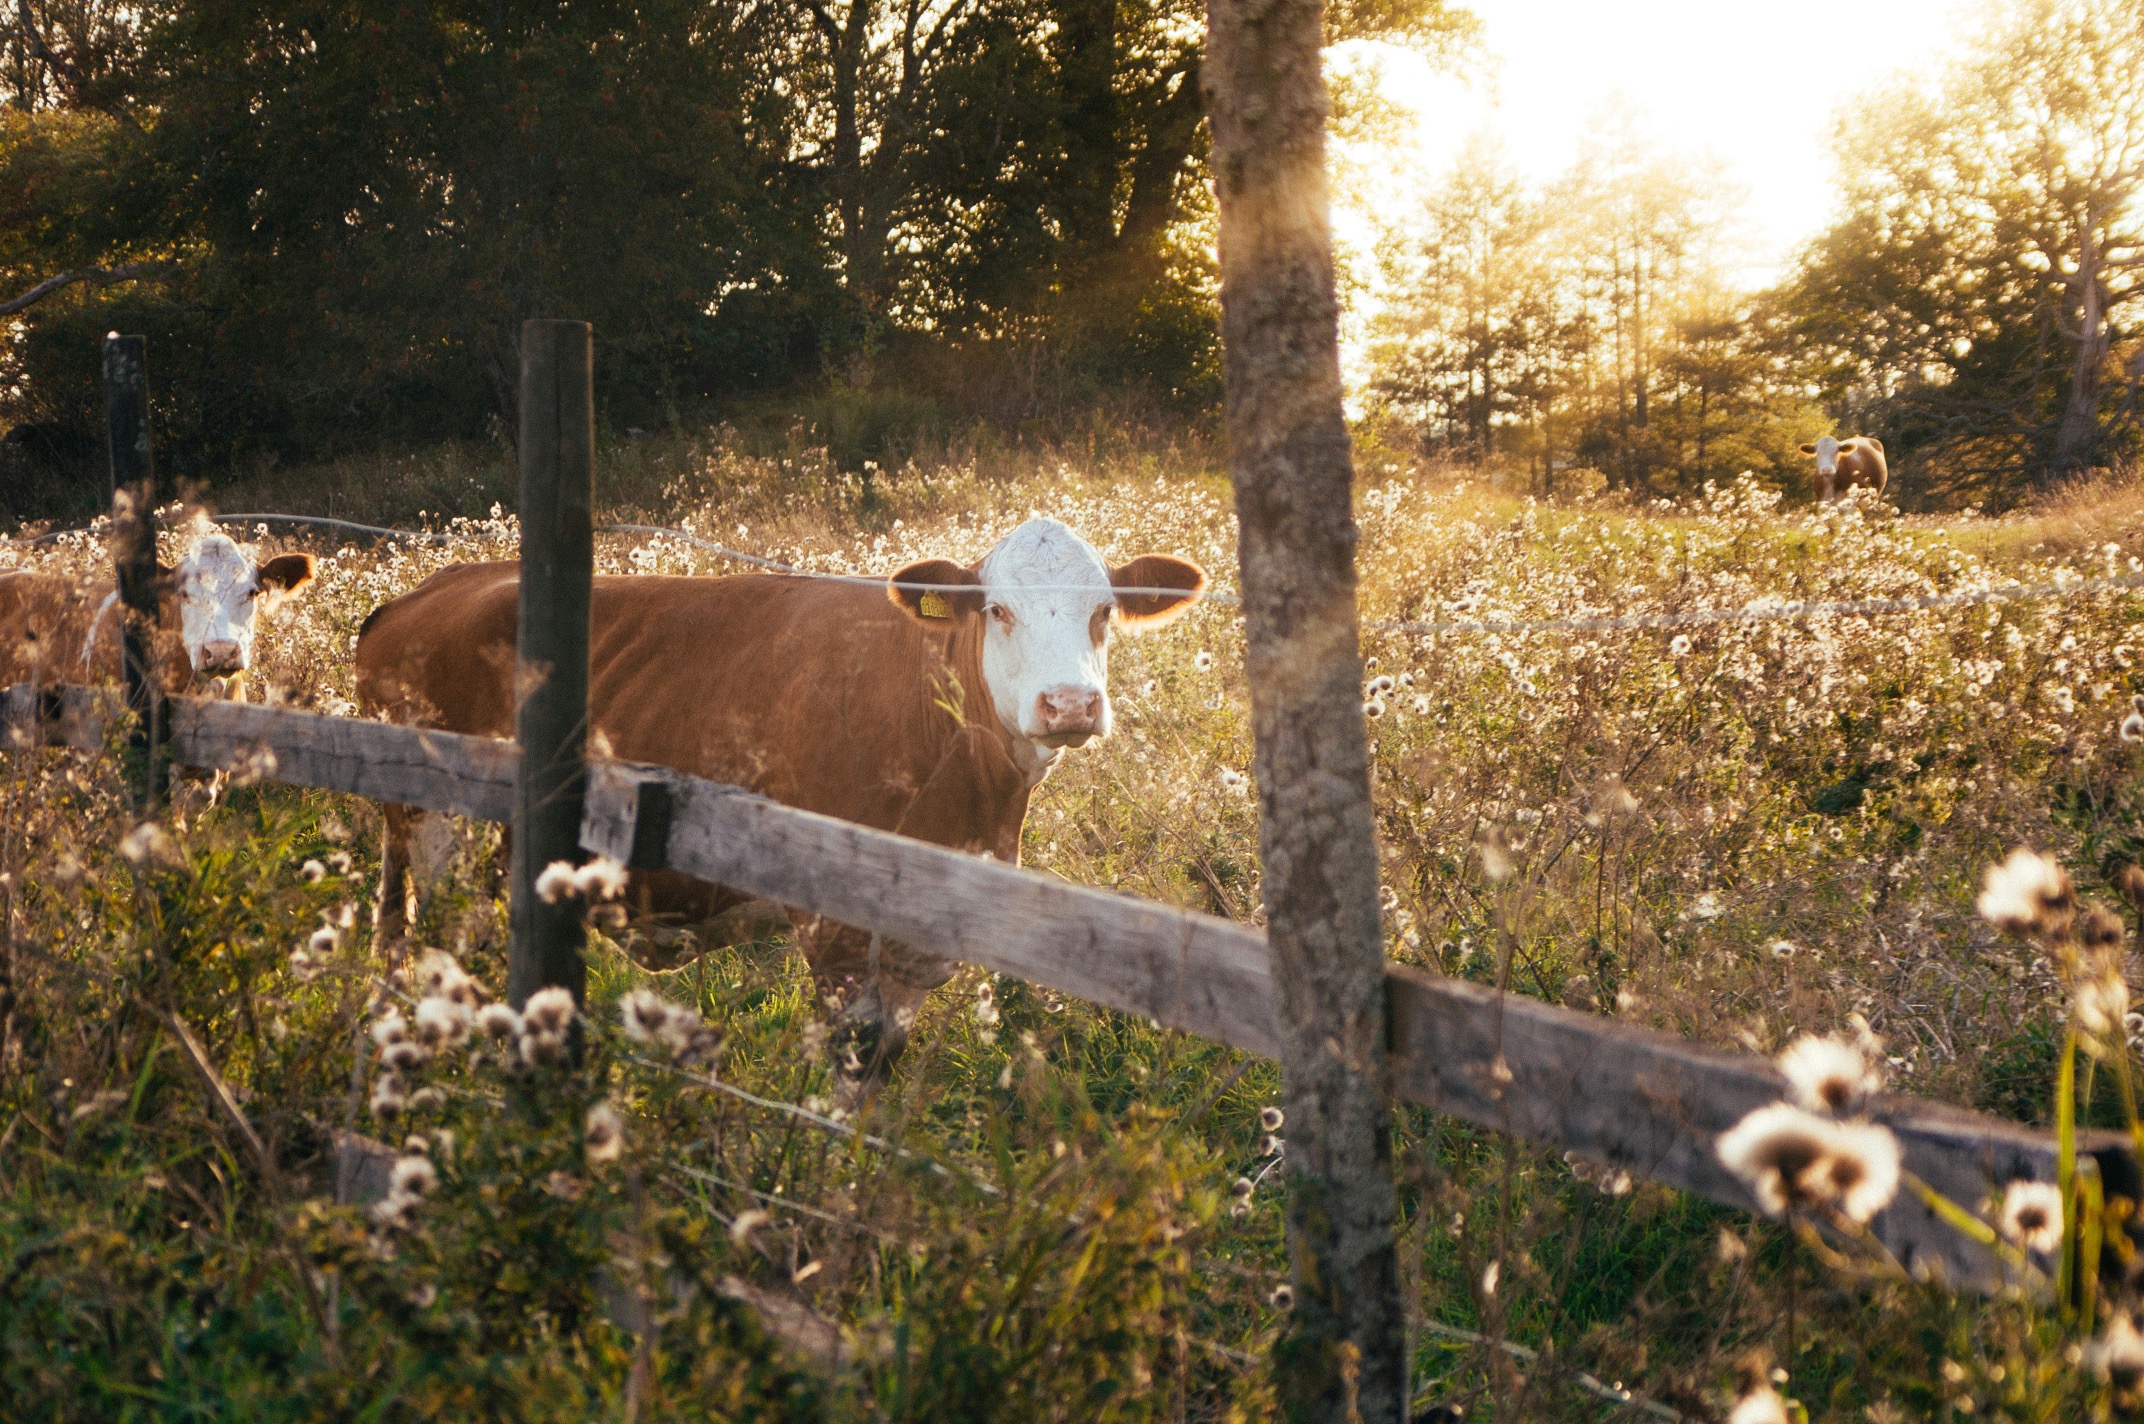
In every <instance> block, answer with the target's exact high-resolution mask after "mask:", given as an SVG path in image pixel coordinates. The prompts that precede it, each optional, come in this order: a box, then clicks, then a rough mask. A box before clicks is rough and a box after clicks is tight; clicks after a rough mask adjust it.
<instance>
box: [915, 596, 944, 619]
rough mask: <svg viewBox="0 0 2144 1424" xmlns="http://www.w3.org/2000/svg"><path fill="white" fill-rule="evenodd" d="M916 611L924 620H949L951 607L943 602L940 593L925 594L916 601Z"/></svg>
mask: <svg viewBox="0 0 2144 1424" xmlns="http://www.w3.org/2000/svg"><path fill="white" fill-rule="evenodd" d="M916 611H917V612H918V613H921V614H922V615H923V616H924V617H925V618H951V617H952V616H953V605H952V604H950V603H947V602H946V601H945V595H944V594H942V593H926V594H924V595H923V596H922V597H921V598H919V599H917V600H916Z"/></svg>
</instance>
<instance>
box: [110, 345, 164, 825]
mask: <svg viewBox="0 0 2144 1424" xmlns="http://www.w3.org/2000/svg"><path fill="white" fill-rule="evenodd" d="M148 346H149V343H148V339H147V338H146V337H141V336H121V335H120V334H119V333H117V332H113V333H112V334H110V335H109V336H106V337H105V338H104V422H105V434H106V436H107V438H108V439H109V441H110V444H111V460H112V534H111V544H110V548H111V555H112V563H113V565H114V567H115V568H116V569H117V571H118V575H119V601H120V604H121V612H120V616H119V627H120V665H121V674H120V675H121V677H122V678H123V680H124V683H125V687H126V700H127V710H128V711H130V712H132V713H133V714H134V718H135V723H134V734H133V745H134V748H135V751H136V754H137V757H138V759H139V760H138V775H139V777H140V781H139V782H138V783H137V785H136V800H137V803H138V804H139V805H140V806H141V807H142V808H143V809H147V808H150V807H153V806H155V805H156V804H157V802H158V800H159V799H160V798H161V795H162V791H163V783H162V778H161V777H160V776H159V775H158V774H157V773H158V767H157V762H158V760H159V755H160V752H161V750H162V741H163V737H162V735H161V734H162V732H163V730H164V729H163V727H162V725H161V723H162V721H163V705H162V704H163V699H162V697H161V695H160V694H161V692H162V689H161V688H159V687H158V686H157V685H156V675H155V673H156V670H155V668H154V667H152V666H151V661H150V659H151V650H152V649H153V647H154V638H155V630H156V621H157V588H156V467H155V464H154V463H153V462H152V460H151V458H150V455H149V357H148Z"/></svg>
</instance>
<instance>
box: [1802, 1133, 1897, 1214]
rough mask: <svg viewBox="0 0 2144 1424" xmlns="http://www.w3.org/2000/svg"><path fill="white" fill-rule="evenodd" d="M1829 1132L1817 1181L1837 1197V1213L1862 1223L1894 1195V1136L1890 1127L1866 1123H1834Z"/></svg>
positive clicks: (1895, 1160) (1895, 1178)
mask: <svg viewBox="0 0 2144 1424" xmlns="http://www.w3.org/2000/svg"><path fill="white" fill-rule="evenodd" d="M1831 1133H1832V1144H1831V1155H1830V1157H1829V1158H1828V1159H1827V1161H1826V1164H1825V1167H1824V1168H1823V1170H1822V1171H1821V1172H1820V1173H1819V1182H1820V1184H1821V1186H1822V1187H1824V1188H1828V1189H1829V1191H1830V1193H1831V1194H1832V1195H1833V1196H1835V1198H1836V1199H1837V1202H1838V1207H1839V1213H1840V1215H1842V1216H1844V1217H1845V1218H1846V1219H1847V1220H1849V1221H1853V1222H1860V1223H1864V1224H1865V1223H1867V1222H1868V1221H1869V1219H1870V1218H1872V1217H1874V1216H1875V1215H1876V1213H1877V1212H1879V1211H1882V1210H1883V1209H1884V1208H1885V1207H1887V1206H1889V1205H1890V1204H1891V1199H1892V1198H1893V1197H1895V1196H1897V1195H1898V1177H1899V1169H1900V1167H1901V1165H1902V1154H1901V1153H1900V1151H1899V1147H1898V1138H1897V1137H1895V1136H1893V1135H1892V1132H1891V1129H1890V1128H1888V1127H1884V1126H1881V1125H1879V1124H1877V1123H1870V1122H1847V1123H1838V1124H1836V1125H1834V1126H1833V1128H1832V1130H1831Z"/></svg>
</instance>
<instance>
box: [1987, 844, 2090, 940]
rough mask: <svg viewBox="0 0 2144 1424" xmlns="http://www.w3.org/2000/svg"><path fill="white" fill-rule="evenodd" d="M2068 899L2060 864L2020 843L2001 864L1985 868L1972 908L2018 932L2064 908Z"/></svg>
mask: <svg viewBox="0 0 2144 1424" xmlns="http://www.w3.org/2000/svg"><path fill="white" fill-rule="evenodd" d="M2069 900H2070V878H2069V876H2068V875H2067V874H2066V873H2065V872H2064V871H2063V869H2062V867H2061V866H2059V865H2057V864H2056V863H2055V862H2054V861H2052V860H2050V859H2048V858H2047V857H2046V856H2043V855H2039V854H2036V853H2035V852H2033V851H2030V850H2027V849H2025V848H2024V847H2023V846H2020V847H2018V848H2017V849H2016V850H2014V851H2012V852H2010V856H2009V858H2008V859H2007V860H2005V861H2003V863H2002V864H2001V865H1991V866H1989V867H1988V873H1987V880H1986V882H1985V883H1984V884H1983V886H1982V888H1981V891H1980V899H1979V900H1978V901H1977V902H1976V903H1975V908H1977V909H1978V910H1979V911H1980V917H1981V918H1982V919H1984V920H1987V921H1989V922H1990V923H1992V924H1995V925H1998V926H2000V927H2001V928H2003V929H2006V930H2011V931H2013V932H2019V933H2022V932H2024V931H2026V930H2030V929H2032V928H2034V927H2035V926H2036V925H2039V924H2040V922H2041V921H2042V919H2043V918H2044V917H2046V916H2047V915H2048V914H2049V913H2050V912H2051V911H2059V910H2062V909H2065V908H2067V907H2068V904H2069Z"/></svg>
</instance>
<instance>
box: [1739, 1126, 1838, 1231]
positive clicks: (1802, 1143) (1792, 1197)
mask: <svg viewBox="0 0 2144 1424" xmlns="http://www.w3.org/2000/svg"><path fill="white" fill-rule="evenodd" d="M1831 1129H1832V1123H1831V1122H1830V1121H1828V1120H1827V1119H1825V1118H1821V1117H1818V1116H1816V1114H1814V1113H1811V1112H1809V1111H1807V1110H1806V1109H1803V1108H1798V1107H1794V1106H1792V1105H1790V1104H1787V1103H1772V1104H1770V1105H1769V1106H1767V1107H1761V1108H1758V1109H1757V1110H1756V1111H1754V1112H1752V1113H1750V1114H1749V1115H1748V1116H1746V1117H1744V1118H1743V1119H1742V1120H1741V1121H1740V1122H1738V1123H1736V1124H1735V1125H1734V1126H1733V1127H1731V1128H1729V1129H1728V1130H1727V1131H1725V1132H1723V1133H1721V1134H1720V1138H1719V1141H1718V1142H1717V1143H1715V1144H1714V1148H1713V1150H1714V1151H1715V1152H1716V1153H1717V1154H1718V1155H1719V1159H1720V1164H1721V1165H1722V1166H1724V1167H1725V1168H1726V1169H1727V1170H1728V1171H1730V1172H1732V1173H1734V1174H1735V1176H1737V1177H1739V1178H1741V1179H1742V1182H1743V1184H1744V1185H1745V1186H1747V1187H1748V1188H1749V1189H1750V1194H1751V1195H1752V1196H1754V1197H1756V1199H1757V1205H1758V1206H1759V1207H1761V1208H1763V1209H1764V1211H1765V1212H1766V1214H1768V1215H1771V1216H1777V1215H1779V1214H1780V1213H1781V1212H1783V1211H1785V1210H1786V1209H1787V1208H1788V1207H1790V1206H1798V1205H1801V1204H1802V1203H1804V1202H1806V1201H1808V1200H1810V1199H1811V1193H1810V1188H1809V1187H1808V1186H1806V1185H1805V1184H1804V1178H1805V1177H1806V1176H1807V1175H1808V1173H1809V1172H1810V1171H1811V1169H1813V1168H1816V1167H1818V1166H1819V1165H1820V1164H1821V1163H1822V1162H1823V1161H1824V1159H1825V1158H1826V1157H1827V1156H1828V1155H1829V1154H1830V1151H1831Z"/></svg>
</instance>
